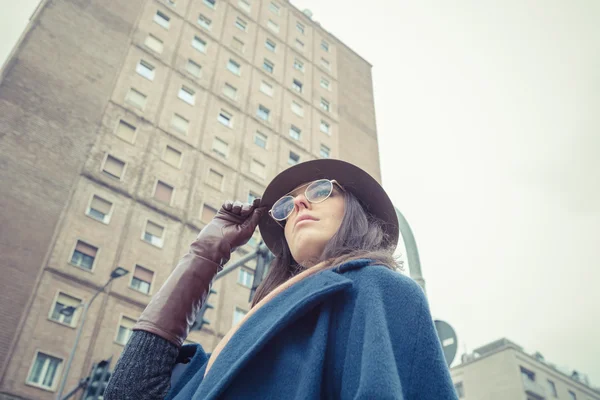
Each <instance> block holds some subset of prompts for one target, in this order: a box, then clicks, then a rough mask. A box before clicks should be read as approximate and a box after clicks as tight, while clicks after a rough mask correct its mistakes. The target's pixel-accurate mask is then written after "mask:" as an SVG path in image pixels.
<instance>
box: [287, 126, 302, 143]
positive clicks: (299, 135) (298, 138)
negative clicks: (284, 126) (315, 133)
mask: <svg viewBox="0 0 600 400" xmlns="http://www.w3.org/2000/svg"><path fill="white" fill-rule="evenodd" d="M292 132H294V134H292ZM288 134H289V136H290V137H291V138H292V139H294V140H295V141H297V142H300V141H301V140H302V129H300V128H298V127H297V126H296V125H294V124H291V125H290V130H289V132H288Z"/></svg>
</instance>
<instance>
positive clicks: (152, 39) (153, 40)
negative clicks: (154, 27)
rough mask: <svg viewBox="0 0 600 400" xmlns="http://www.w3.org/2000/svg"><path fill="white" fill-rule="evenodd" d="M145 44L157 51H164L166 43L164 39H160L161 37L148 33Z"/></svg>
mask: <svg viewBox="0 0 600 400" xmlns="http://www.w3.org/2000/svg"><path fill="white" fill-rule="evenodd" d="M144 44H145V45H146V46H147V47H148V48H149V49H150V50H152V51H155V52H157V53H159V54H160V53H162V52H163V50H164V48H165V44H164V42H163V41H162V40H160V39H159V38H157V37H156V36H154V35H148V37H147V38H146V40H145V41H144Z"/></svg>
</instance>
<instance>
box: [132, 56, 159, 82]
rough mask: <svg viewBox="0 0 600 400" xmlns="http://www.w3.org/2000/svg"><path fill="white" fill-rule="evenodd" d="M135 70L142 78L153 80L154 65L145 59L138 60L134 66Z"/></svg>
mask: <svg viewBox="0 0 600 400" xmlns="http://www.w3.org/2000/svg"><path fill="white" fill-rule="evenodd" d="M135 72H137V73H138V74H139V75H141V76H143V77H144V78H146V79H148V80H151V81H153V80H154V72H155V68H154V65H152V64H150V63H149V62H147V61H144V60H140V61H139V62H138V63H137V66H136V67H135Z"/></svg>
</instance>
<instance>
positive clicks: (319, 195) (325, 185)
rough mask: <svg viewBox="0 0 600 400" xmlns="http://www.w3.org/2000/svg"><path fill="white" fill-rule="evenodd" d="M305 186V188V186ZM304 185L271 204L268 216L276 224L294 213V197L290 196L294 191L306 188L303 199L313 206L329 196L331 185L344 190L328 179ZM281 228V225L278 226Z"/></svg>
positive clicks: (334, 181) (331, 189)
mask: <svg viewBox="0 0 600 400" xmlns="http://www.w3.org/2000/svg"><path fill="white" fill-rule="evenodd" d="M306 185H307V186H306ZM306 185H302V186H299V187H297V188H296V189H294V190H292V191H291V192H290V193H288V194H286V195H285V196H283V197H282V198H280V199H279V200H277V201H276V202H275V204H273V207H271V209H270V210H269V215H270V216H271V218H273V219H274V220H275V221H277V222H278V223H279V222H280V221H285V220H286V219H288V218H289V216H290V215H292V212H293V211H294V207H295V206H294V199H295V196H292V195H291V193H293V192H295V191H296V190H298V189H300V188H302V187H303V186H306V190H305V191H304V197H306V200H308V201H309V202H311V203H313V204H317V203H322V202H324V201H325V200H327V199H328V198H329V196H331V193H332V192H333V185H337V186H338V187H339V188H340V189H341V190H342V191H344V188H343V187H342V186H341V185H340V184H339V183H338V182H337V181H336V180H329V179H319V180H316V181H313V182H309V183H307V184H306ZM279 225H280V226H282V225H281V224H279ZM282 227H283V226H282Z"/></svg>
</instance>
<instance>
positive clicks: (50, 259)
mask: <svg viewBox="0 0 600 400" xmlns="http://www.w3.org/2000/svg"><path fill="white" fill-rule="evenodd" d="M309 15H310V13H304V12H301V11H300V10H298V9H296V8H295V7H294V6H292V5H291V4H290V3H289V2H287V1H283V0H276V1H275V0H274V1H269V0H264V1H259V0H229V1H226V0H160V1H159V0H128V1H118V0H85V1H84V0H71V1H66V0H43V1H42V2H41V3H40V5H39V6H38V8H37V10H36V11H35V13H34V14H33V15H32V17H31V21H30V23H29V25H28V27H27V29H26V31H25V33H24V34H23V36H22V38H21V40H20V41H19V43H18V44H17V46H16V47H15V49H14V50H13V53H12V54H11V56H10V58H9V60H8V61H7V62H6V64H5V65H4V67H3V69H2V73H1V76H0V157H1V160H2V168H0V174H1V179H0V185H1V192H2V196H0V208H1V210H2V211H1V212H0V215H1V220H0V226H1V227H2V228H1V229H2V231H1V239H2V240H0V271H1V272H2V274H3V279H2V280H0V296H1V298H2V302H1V304H2V305H1V307H0V313H1V314H2V324H1V325H0V368H1V369H0V379H1V383H0V398H27V399H51V398H54V397H55V396H56V390H57V387H58V384H59V382H60V380H61V379H62V376H63V372H64V369H65V364H66V360H67V358H68V356H69V353H70V351H71V348H72V344H73V342H74V340H75V335H76V330H77V327H78V324H79V323H80V318H81V310H82V308H81V307H80V306H81V305H82V304H84V303H86V302H88V301H89V300H90V299H91V298H92V296H93V295H94V293H96V292H97V291H98V290H100V289H101V288H102V286H103V285H104V284H105V283H106V282H107V280H108V279H109V276H110V274H111V271H113V270H114V269H115V268H117V267H122V268H124V269H126V270H128V271H129V273H128V274H127V275H126V276H124V277H122V278H119V279H116V280H114V281H113V282H112V283H111V284H110V285H109V286H108V287H107V288H106V290H105V293H101V294H100V295H99V296H98V297H97V298H96V300H95V301H94V303H93V304H92V305H91V307H90V309H89V312H88V314H87V319H86V321H85V324H84V328H83V331H82V335H81V340H80V342H79V345H78V347H77V353H76V356H75V358H74V360H73V364H72V366H71V368H70V371H69V374H68V377H67V378H68V379H67V384H66V389H67V390H69V389H70V388H72V387H74V386H75V385H76V384H77V382H78V381H79V379H80V378H82V377H85V376H86V375H88V373H89V372H90V369H91V367H92V365H93V364H94V363H95V362H98V361H100V360H103V359H107V358H109V357H111V356H112V357H113V363H114V362H115V361H116V359H118V357H119V354H120V352H121V351H122V349H123V346H124V344H125V343H126V342H127V340H128V338H129V335H130V334H131V327H132V326H133V324H134V323H135V320H136V319H137V318H138V317H139V315H140V313H141V312H142V310H143V309H144V307H145V305H146V304H147V303H148V301H149V299H150V298H151V296H152V294H153V293H155V292H156V290H158V288H159V287H160V286H161V284H162V283H163V282H164V281H165V279H166V278H167V276H168V275H169V273H170V272H171V270H172V268H173V267H174V266H175V263H176V262H177V260H178V259H179V257H180V256H181V255H182V254H183V253H184V252H185V251H186V249H187V246H188V245H189V244H190V243H191V242H192V241H193V239H194V237H195V236H196V235H197V233H198V232H199V231H200V230H201V229H202V227H203V226H204V224H206V223H207V222H208V221H209V220H210V219H211V218H212V216H213V215H214V213H215V212H216V209H218V208H219V206H220V204H221V202H222V201H224V200H225V199H240V200H247V199H252V198H253V197H256V196H260V195H261V193H262V192H263V190H264V188H265V187H266V184H267V183H268V182H269V180H270V179H271V178H272V177H273V176H275V175H276V174H277V173H278V172H280V171H282V170H283V169H285V168H288V167H289V166H290V165H293V164H295V163H298V162H302V161H306V160H311V159H316V158H323V157H333V158H339V159H345V160H349V161H352V162H354V163H355V164H357V165H359V166H360V167H362V168H364V169H365V170H367V171H368V172H370V173H371V174H372V175H373V176H374V177H375V178H376V179H378V180H380V170H379V156H378V144H377V131H376V124H375V111H374V101H373V86H372V79H371V65H370V64H369V63H368V62H366V61H365V60H363V59H362V58H361V57H360V56H358V55H357V54H356V53H354V52H353V51H352V50H351V49H349V48H348V47H347V46H346V45H344V44H343V43H342V42H341V41H339V40H338V39H337V38H336V37H335V36H333V35H332V34H330V33H328V32H327V31H326V30H324V29H323V28H322V27H321V26H320V25H319V24H318V23H317V22H315V21H314V20H313V19H311V17H310V16H309ZM258 241H259V238H258V237H255V238H253V240H251V242H250V243H249V245H248V246H246V247H245V248H244V249H242V250H241V251H240V252H239V253H238V254H234V256H233V257H232V259H233V260H235V259H236V258H238V257H240V256H241V255H242V254H244V253H245V252H246V253H247V252H249V251H252V250H253V246H256V244H257V243H258ZM253 268H254V265H252V263H248V265H247V266H246V268H242V269H240V270H239V271H236V272H235V273H232V274H230V275H228V276H227V277H226V278H223V279H221V280H219V281H218V282H216V284H215V286H214V289H215V290H216V292H217V293H216V294H214V295H212V296H211V303H212V304H213V305H214V306H215V308H214V309H213V310H209V311H207V314H206V318H207V319H208V320H210V321H211V323H210V325H208V326H206V327H205V328H204V329H202V330H201V331H199V332H193V333H192V334H191V335H190V337H189V338H188V339H189V340H190V341H192V342H199V343H202V345H203V346H205V347H206V348H207V349H209V350H210V349H212V348H213V347H214V346H215V345H216V343H218V341H219V340H220V339H221V338H222V337H223V336H224V335H225V333H226V332H227V331H228V330H229V329H230V327H231V326H232V324H233V323H234V322H235V321H237V320H239V319H240V318H241V317H242V316H243V315H244V314H245V312H247V311H248V306H249V304H248V298H249V292H250V290H249V286H250V285H251V284H252V277H253ZM69 306H71V307H79V308H76V311H75V313H74V314H73V315H68V313H66V314H67V315H65V313H61V310H64V309H65V308H66V307H69ZM113 365H114V364H113Z"/></svg>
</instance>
